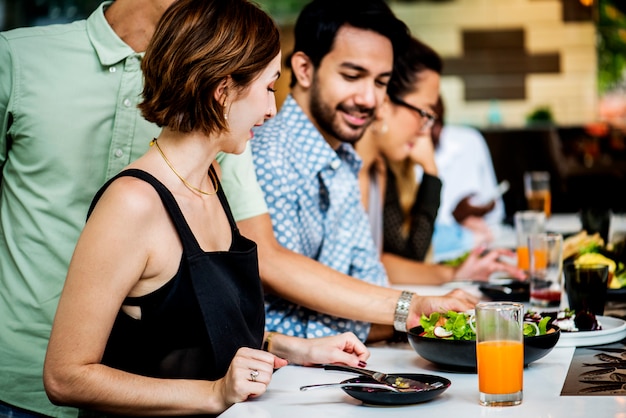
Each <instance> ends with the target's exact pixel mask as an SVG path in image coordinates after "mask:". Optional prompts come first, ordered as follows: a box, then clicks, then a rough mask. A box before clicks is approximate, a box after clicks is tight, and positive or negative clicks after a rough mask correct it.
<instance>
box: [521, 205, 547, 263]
mask: <svg viewBox="0 0 626 418" xmlns="http://www.w3.org/2000/svg"><path fill="white" fill-rule="evenodd" d="M514 221H515V234H516V237H517V267H519V268H520V269H522V270H524V271H526V272H527V273H529V270H530V254H529V252H528V240H529V238H530V237H531V236H532V235H535V234H540V233H542V232H545V229H546V215H545V213H543V212H540V211H536V210H526V211H520V212H515V215H514Z"/></svg>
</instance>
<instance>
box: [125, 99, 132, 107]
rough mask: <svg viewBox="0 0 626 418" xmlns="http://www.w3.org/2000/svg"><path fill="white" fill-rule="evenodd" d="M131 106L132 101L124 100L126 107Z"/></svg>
mask: <svg viewBox="0 0 626 418" xmlns="http://www.w3.org/2000/svg"><path fill="white" fill-rule="evenodd" d="M131 104H132V103H131V101H130V99H124V106H126V107H130V105H131Z"/></svg>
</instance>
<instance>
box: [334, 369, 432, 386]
mask: <svg viewBox="0 0 626 418" xmlns="http://www.w3.org/2000/svg"><path fill="white" fill-rule="evenodd" d="M324 370H340V371H344V372H352V373H357V374H360V375H366V376H369V377H371V378H372V379H374V380H376V381H377V382H380V383H382V384H384V385H390V386H393V387H394V388H397V389H411V390H415V391H418V390H431V389H437V388H439V387H441V386H443V383H441V382H434V383H426V382H420V381H419V380H415V379H409V378H407V377H402V376H398V375H395V374H385V373H381V372H377V371H375V370H367V369H361V368H358V367H350V366H343V365H339V364H324Z"/></svg>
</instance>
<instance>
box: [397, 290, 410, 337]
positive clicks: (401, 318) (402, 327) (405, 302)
mask: <svg viewBox="0 0 626 418" xmlns="http://www.w3.org/2000/svg"><path fill="white" fill-rule="evenodd" d="M413 295H415V293H413V292H409V291H407V290H403V291H402V293H401V294H400V297H399V298H398V302H396V312H395V313H394V315H393V328H394V329H395V330H396V331H401V332H406V331H407V330H406V319H407V317H408V316H409V308H410V307H411V299H412V298H413Z"/></svg>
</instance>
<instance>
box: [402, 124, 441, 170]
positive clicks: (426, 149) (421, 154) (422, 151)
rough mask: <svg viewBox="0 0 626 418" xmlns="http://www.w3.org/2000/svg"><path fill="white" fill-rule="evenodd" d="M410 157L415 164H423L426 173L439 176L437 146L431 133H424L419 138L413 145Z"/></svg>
mask: <svg viewBox="0 0 626 418" xmlns="http://www.w3.org/2000/svg"><path fill="white" fill-rule="evenodd" d="M409 158H410V159H411V161H413V162H414V163H415V164H418V165H420V166H422V168H423V169H424V172H425V173H427V174H430V175H431V176H437V164H436V163H435V147H434V145H433V141H432V139H431V138H430V135H429V134H423V135H420V136H419V137H418V138H417V140H416V141H415V144H413V146H412V147H411V151H410V153H409Z"/></svg>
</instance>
